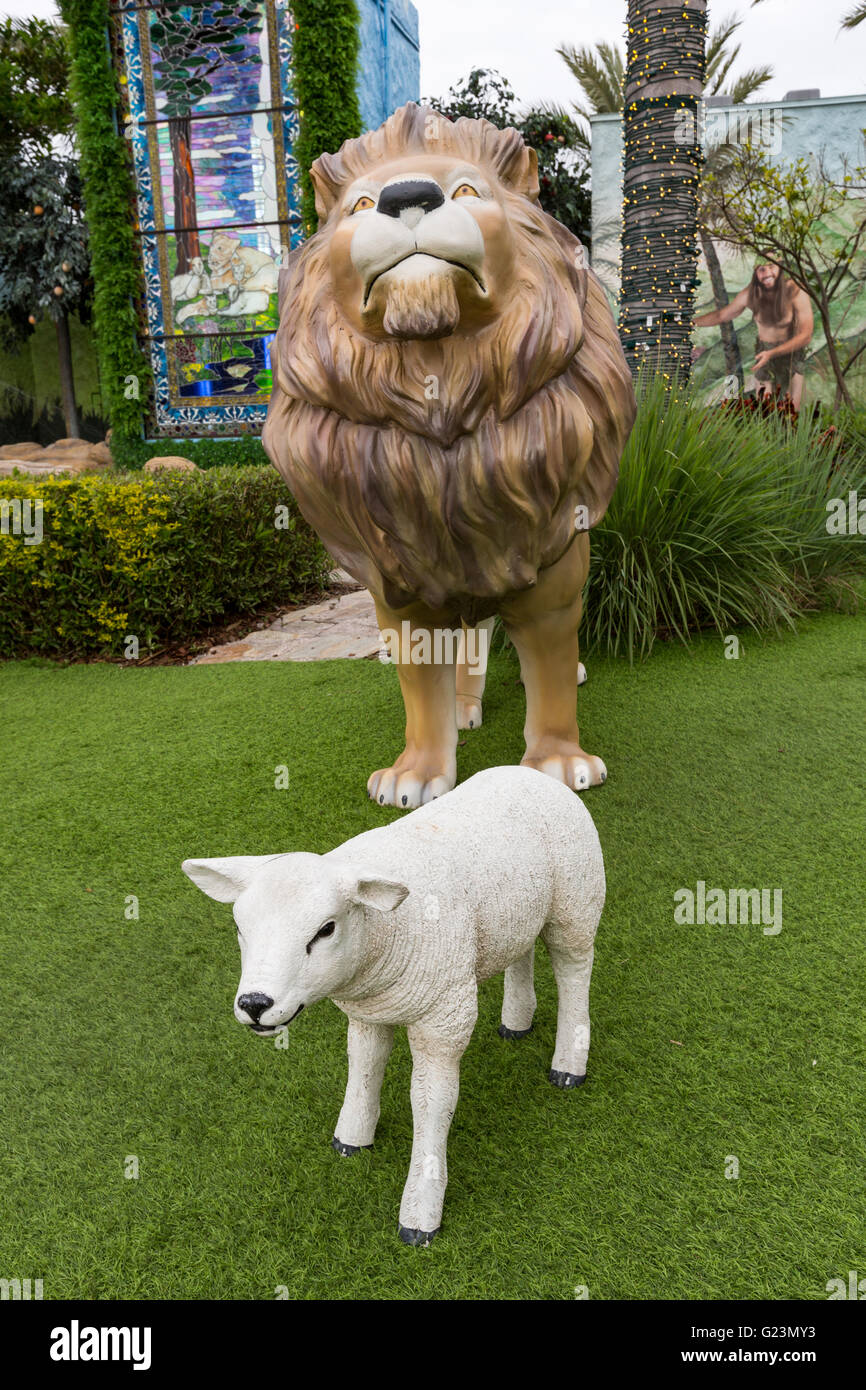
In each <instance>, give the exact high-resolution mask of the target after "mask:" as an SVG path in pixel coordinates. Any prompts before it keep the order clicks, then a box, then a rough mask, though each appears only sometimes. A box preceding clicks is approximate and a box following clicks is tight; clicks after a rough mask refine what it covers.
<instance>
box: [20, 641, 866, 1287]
mask: <svg viewBox="0 0 866 1390" xmlns="http://www.w3.org/2000/svg"><path fill="white" fill-rule="evenodd" d="M723 651H724V647H723V643H722V641H721V640H720V639H717V638H705V639H702V640H700V641H699V642H698V643H697V644H696V646H695V647H694V648H693V649H691V650H685V649H682V648H680V647H670V646H664V645H662V646H659V647H658V648H657V649H656V652H655V654H654V655H653V657H652V659H651V660H650V661H649V662H648V663H646V664H643V665H636V666H634V667H633V668H630V667H629V666H628V664H627V663H626V662H625V661H619V662H617V661H614V660H610V659H600V658H599V659H596V660H595V661H593V663H592V664H591V667H590V681H589V684H588V685H587V686H586V687H585V688H584V689H583V690H582V691H581V693H580V697H579V708H580V715H581V729H582V733H583V741H584V743H585V746H586V747H587V748H588V749H589V750H590V751H595V752H599V753H601V754H602V755H603V756H604V758H605V760H606V761H607V765H608V768H609V771H610V777H609V780H608V782H607V785H606V786H605V787H603V788H599V789H595V790H593V791H591V792H590V793H588V794H587V795H586V804H587V805H588V806H589V807H590V809H591V811H592V814H593V816H594V817H595V819H596V823H597V825H598V828H599V833H600V835H601V841H602V845H603V848H604V851H605V859H606V865H607V874H608V885H609V886H608V904H607V907H606V909H605V913H604V915H603V917H602V921H601V927H600V930H599V937H598V948H597V956H596V966H595V974H594V977H593V987H592V998H591V1009H592V1023H593V1039H592V1050H591V1054H590V1071H589V1080H588V1082H587V1084H586V1086H584V1087H583V1088H582V1089H581V1090H578V1091H575V1092H561V1091H557V1090H555V1089H554V1088H553V1087H552V1086H550V1085H549V1083H548V1082H547V1080H546V1071H547V1067H548V1066H549V1064H550V1058H551V1055H552V1050H553V1040H554V1020H555V994H554V989H553V982H552V976H551V973H550V968H549V964H548V961H547V958H546V955H545V953H544V951H543V950H540V951H539V953H538V964H537V967H536V977H537V985H536V988H537V991H538V996H539V1009H538V1014H537V1017H536V1027H535V1031H534V1032H533V1034H531V1035H530V1037H529V1038H528V1039H526V1040H525V1041H523V1042H521V1043H517V1044H515V1043H505V1042H503V1041H501V1040H500V1039H499V1038H498V1037H497V1036H496V1032H495V1028H496V1024H497V1022H498V1016H499V1005H500V1000H501V980H493V981H490V982H488V983H487V984H486V985H485V986H483V988H482V990H481V1010H480V1016H479V1021H478V1025H477V1028H476V1032H475V1036H474V1038H473V1041H472V1043H471V1045H470V1047H469V1049H468V1051H467V1053H466V1055H465V1057H464V1060H463V1067H462V1081H461V1097H460V1103H459V1105H458V1108H457V1112H456V1116H455V1120H454V1124H453V1126H452V1130H451V1142H450V1146H449V1170H450V1185H449V1189H448V1193H447V1196H446V1205H445V1224H444V1227H443V1231H442V1234H441V1236H440V1237H439V1238H438V1240H437V1241H436V1242H435V1244H434V1245H433V1246H432V1247H431V1249H429V1250H416V1249H411V1248H408V1247H405V1246H402V1245H400V1243H399V1242H398V1239H397V1214H398V1207H399V1201H400V1193H401V1190H402V1186H403V1182H404V1180H405V1176H406V1171H407V1165H408V1159H409V1149H410V1140H411V1114H410V1108H409V1053H408V1048H407V1045H406V1041H405V1036H404V1035H402V1034H401V1035H400V1039H399V1041H398V1044H397V1046H396V1047H395V1050H394V1053H393V1055H392V1058H391V1062H390V1064H389V1067H388V1071H387V1074H386V1080H385V1086H384V1090H383V1106H382V1118H381V1121H380V1126H379V1132H378V1136H377V1142H376V1146H375V1148H374V1150H373V1151H372V1152H370V1153H363V1154H361V1155H360V1156H358V1157H357V1158H355V1159H351V1160H347V1159H340V1158H338V1157H337V1156H336V1155H335V1154H334V1153H333V1151H332V1150H331V1149H330V1147H329V1141H330V1137H331V1135H332V1133H333V1127H334V1123H335V1121H336V1117H337V1114H338V1112H339V1109H340V1105H341V1103H342V1094H343V1087H344V1084H345V1020H344V1018H343V1015H342V1014H340V1013H339V1012H338V1011H337V1009H336V1008H335V1007H334V1006H333V1005H331V1004H330V1003H322V1004H320V1005H319V1006H318V1007H317V1008H314V1009H311V1010H309V1011H308V1012H307V1013H305V1014H304V1015H303V1017H302V1018H301V1019H300V1020H299V1021H298V1022H297V1023H296V1024H293V1025H292V1028H291V1030H290V1045H289V1047H288V1049H287V1050H285V1051H281V1050H278V1049H277V1048H276V1047H275V1046H274V1044H273V1042H270V1041H264V1040H259V1039H255V1038H252V1037H250V1036H249V1035H248V1034H247V1033H246V1032H245V1031H244V1030H243V1029H242V1028H241V1027H240V1026H239V1025H238V1024H237V1023H236V1022H235V1021H234V1019H233V1017H232V1012H231V1006H232V1000H233V994H234V990H235V987H236V984H237V977H238V964H239V957H238V950H237V945H236V940H235V932H234V929H233V925H232V920H231V912H230V909H229V908H227V907H221V906H219V905H218V904H216V903H213V902H211V901H210V900H208V899H206V898H204V897H203V896H202V895H201V893H199V892H198V891H197V890H196V889H195V888H194V887H193V886H192V884H191V883H189V882H188V880H187V879H186V878H185V877H184V875H183V874H182V873H181V870H180V861H181V859H183V858H185V857H187V856H200V855H206V856H210V855H221V854H240V853H264V852H268V851H276V850H283V849H298V850H301V849H302V850H312V851H325V850H327V849H330V848H331V847H332V846H333V845H335V844H336V843H338V842H339V841H341V840H343V839H345V838H347V837H349V836H350V835H353V834H356V833H359V832H360V831H362V830H364V829H366V828H368V827H370V826H374V825H380V824H384V823H386V822H387V821H389V820H391V819H393V818H394V817H395V816H397V815H398V814H400V813H398V812H395V811H389V810H385V809H382V808H379V807H377V806H375V805H373V804H371V803H370V802H369V801H368V800H367V799H366V794H365V781H366V777H367V775H368V773H369V772H370V771H371V770H372V769H374V768H376V767H378V766H382V765H384V764H385V763H386V762H388V761H390V760H391V758H392V757H393V756H394V755H395V754H396V753H397V752H398V751H399V734H400V731H401V729H402V710H401V705H400V701H399V695H398V690H397V680H396V675H395V673H394V671H393V670H392V669H390V668H388V667H384V666H380V665H379V664H378V663H376V662H328V663H318V664H310V665H291V664H282V663H281V664H273V665H269V664H265V663H257V664H249V665H244V664H235V665H227V666H219V665H217V666H203V667H197V668H190V669H182V668H162V669H147V670H144V669H143V670H135V669H121V668H119V667H113V666H74V667H69V668H66V669H58V668H54V667H49V666H48V665H47V664H46V663H42V664H37V663H17V664H8V665H5V666H3V667H0V696H2V708H3V712H4V714H3V743H4V753H3V764H4V768H5V771H6V791H5V795H4V807H3V816H4V821H5V825H6V829H7V835H6V836H5V837H4V840H5V848H4V850H3V855H2V880H0V881H2V884H3V890H4V900H5V910H4V912H3V916H2V931H3V938H4V944H3V970H2V976H3V987H2V988H3V1005H2V1012H3V1021H4V1034H5V1042H4V1047H3V1052H2V1061H0V1078H2V1080H0V1105H2V1115H3V1120H2V1145H0V1148H2V1158H0V1172H2V1208H3V1219H2V1229H0V1275H2V1276H3V1277H5V1278H13V1277H19V1278H27V1277H30V1278H42V1279H43V1280H44V1296H45V1297H46V1298H63V1297H82V1298H122V1299H142V1298H219V1299H231V1298H237V1299H271V1298H274V1297H275V1296H276V1293H277V1290H278V1289H279V1288H281V1287H282V1288H285V1289H287V1290H288V1296H289V1297H290V1298H292V1299H310V1298H324V1299H331V1298H333V1299H349V1298H361V1299H374V1298H375V1299H392V1298H410V1299H429V1298H432V1299H478V1298H485V1297H488V1298H496V1299H524V1298H530V1299H554V1300H558V1299H566V1300H571V1299H573V1298H574V1297H575V1289H576V1288H578V1286H586V1287H587V1288H588V1291H589V1296H590V1298H595V1299H615V1298H626V1299H657V1298H674V1299H714V1298H722V1297H728V1298H735V1299H745V1298H753V1297H768V1298H773V1299H823V1298H826V1297H827V1294H826V1290H825V1285H826V1283H827V1281H828V1280H829V1279H831V1278H835V1277H838V1276H841V1277H843V1278H844V1279H846V1280H847V1276H848V1271H849V1270H851V1269H856V1270H859V1271H860V1273H861V1275H862V1273H863V1272H864V1271H866V1230H864V1224H866V1223H864V1212H866V1162H864V1157H863V1131H864V1118H866V1117H864V1094H866V1082H864V1068H863V1058H864V1053H866V1022H864V1009H863V981H864V968H866V933H864V907H863V901H864V892H863V890H864V882H863V879H864V875H863V831H864V823H866V793H864V786H866V778H864V761H866V759H864V741H863V733H864V720H863V709H864V701H863V690H864V679H866V618H863V617H845V616H829V615H828V616H823V617H820V618H816V619H814V620H811V621H809V622H808V623H807V624H806V625H805V626H804V627H803V629H802V630H801V632H800V634H799V635H798V636H796V637H793V636H786V637H783V638H777V639H772V640H768V641H767V642H766V643H763V644H761V643H759V642H758V641H757V640H756V639H746V641H745V644H744V650H743V652H742V654H741V656H740V659H739V660H737V661H734V660H725V659H724V655H723ZM516 677H517V671H516V666H515V665H514V664H513V657H512V655H511V654H510V653H497V654H496V656H495V658H494V661H493V666H492V672H491V676H490V680H489V687H488V697H487V699H486V701H485V724H484V726H483V728H481V729H480V730H477V731H475V732H474V733H470V734H467V735H465V736H463V735H462V736H461V737H465V743H464V745H463V747H461V749H460V751H459V770H460V776H461V778H465V777H467V776H469V775H471V774H472V773H473V772H475V771H477V770H479V769H481V768H483V767H487V766H490V765H493V764H495V763H498V762H512V761H516V760H518V759H519V757H520V755H521V751H522V738H521V728H522V722H523V714H522V709H523V705H522V690H521V689H520V687H519V685H518V684H517V680H516ZM280 764H285V765H287V767H288V769H289V773H290V787H289V789H288V790H287V791H278V790H275V787H274V778H275V768H276V767H277V766H278V765H280ZM699 879H703V880H705V881H706V882H707V884H708V885H710V886H722V887H724V888H726V889H727V888H730V887H745V888H748V887H771V888H781V889H782V890H783V895H784V896H783V903H784V923H783V929H782V931H781V933H780V934H779V935H778V936H775V937H771V936H765V935H764V934H763V932H762V930H761V927H760V926H733V927H730V926H729V927H712V926H697V925H696V926H677V925H676V924H675V923H674V920H673V908H674V900H673V895H674V893H675V891H676V890H677V889H678V888H680V887H692V888H694V887H695V884H696V882H697V880H699ZM131 894H134V895H136V897H137V898H138V900H139V905H140V919H139V920H138V921H135V920H127V919H126V918H125V916H124V910H125V899H126V898H127V897H128V895H131ZM129 1155H135V1156H137V1158H138V1160H139V1164H140V1176H139V1178H138V1179H137V1180H129V1179H126V1178H125V1177H124V1162H125V1160H126V1158H127V1156H129ZM731 1155H733V1156H736V1157H737V1158H738V1160H739V1165H740V1176H739V1178H738V1179H736V1180H732V1179H727V1178H726V1177H725V1170H726V1164H727V1165H729V1163H730V1160H729V1156H731Z"/></svg>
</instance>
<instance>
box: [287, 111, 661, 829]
mask: <svg viewBox="0 0 866 1390" xmlns="http://www.w3.org/2000/svg"><path fill="white" fill-rule="evenodd" d="M311 177H312V181H313V186H314V189H315V195H316V210H317V212H318V216H319V230H318V232H317V233H316V234H315V235H314V236H313V237H311V238H310V240H309V241H307V242H306V243H304V245H302V246H300V247H298V248H297V249H296V250H295V251H293V252H292V254H291V256H290V257H289V260H288V264H287V265H286V267H285V268H284V269H283V270H281V272H280V276H279V306H280V326H279V330H278V333H277V337H276V341H275V343H274V346H273V349H272V355H271V356H272V365H273V394H272V396H271V402H270V408H269V410H268V417H267V421H266V424H265V428H264V433H263V443H264V446H265V448H266V450H267V452H268V454H269V455H270V458H271V459H272V461H273V463H274V464H275V465H276V467H277V469H278V470H279V471H280V473H281V474H282V475H283V477H284V478H285V479H286V481H287V483H288V484H289V486H290V488H291V490H292V492H293V493H294V495H295V497H296V499H297V502H298V505H299V507H300V509H301V512H302V513H303V515H304V516H305V517H306V519H307V520H308V521H309V523H310V525H311V526H313V527H314V528H315V530H316V531H317V532H318V533H319V535H320V536H321V538H322V540H323V541H324V543H325V545H326V546H327V547H328V550H329V551H330V553H331V554H332V555H333V557H334V559H335V560H336V561H337V562H338V563H339V564H340V565H342V566H343V567H344V568H345V569H346V570H348V572H349V573H350V574H351V575H353V576H354V577H355V578H356V579H357V580H358V581H359V582H360V583H362V584H364V585H366V586H367V587H368V588H369V589H370V591H371V593H372V595H373V598H374V600H375V604H376V613H377V617H378V620H379V626H380V629H381V630H382V632H383V633H388V634H389V637H388V638H387V639H386V640H387V643H388V650H389V651H390V653H391V656H392V657H394V659H395V661H396V664H397V667H398V674H399V678H400V685H401V689H402V694H403V701H404V704H405V707H406V746H405V748H404V750H403V752H402V753H401V754H400V756H399V757H398V758H397V760H396V762H395V763H394V764H393V766H391V767H388V768H383V769H380V770H378V771H376V772H373V773H372V775H371V776H370V779H369V781H368V784H367V787H368V792H369V795H370V796H371V797H372V798H373V799H374V800H375V801H377V802H379V803H380V804H382V805H388V806H398V807H414V806H418V805H421V804H422V803H424V802H427V801H429V800H431V799H432V798H433V797H435V796H438V795H440V794H441V793H443V792H446V791H448V790H450V789H451V788H452V787H453V786H454V785H455V782H456V748H457V732H458V728H461V729H465V728H473V727H474V728H477V727H478V726H479V725H480V724H481V720H482V696H483V691H484V672H483V662H477V661H476V662H475V663H474V664H473V662H472V661H470V660H468V659H467V657H466V651H467V648H468V642H467V639H468V638H469V637H470V636H472V635H473V630H474V629H475V628H476V625H478V626H480V627H482V628H483V633H484V634H489V630H490V627H491V626H492V622H493V619H494V616H495V615H496V614H498V615H499V616H500V617H501V619H502V622H503V623H504V625H505V628H506V631H507V632H508V634H509V636H510V637H511V639H512V641H513V642H514V645H515V647H516V649H517V652H518V655H519V658H520V667H521V673H522V679H523V684H524V686H525V689H526V707H527V709H526V724H525V729H524V733H525V739H526V753H525V756H524V758H523V762H524V763H525V764H527V765H528V766H530V767H535V768H539V769H540V770H541V771H542V772H545V773H548V774H550V775H551V776H553V777H556V778H558V779H559V780H560V781H563V782H565V783H566V784H567V785H568V786H570V787H573V788H574V789H575V790H580V789H583V788H585V787H588V786H590V785H592V784H598V783H600V782H603V781H604V780H605V777H606V775H607V773H606V769H605V766H604V763H603V762H602V761H601V759H600V758H598V757H595V756H593V755H591V754H589V753H585V752H584V751H583V749H582V748H581V746H580V740H579V736H578V727H577V718H576V702H577V683H578V667H579V662H578V640H577V629H578V624H579V622H580V615H581V601H582V591H583V587H584V583H585V581H586V577H587V573H588V568H589V537H588V534H587V532H588V530H589V528H590V527H592V526H594V525H595V524H596V523H597V522H598V521H599V520H600V518H601V517H602V516H603V515H604V512H605V509H606V507H607V504H608V502H609V500H610V496H611V493H612V492H613V489H614V486H615V484H616V479H617V473H618V468H619V460H620V457H621V455H622V451H623V449H624V447H625V444H626V441H627V439H628V436H629V432H630V430H631V427H632V424H633V421H634V415H635V398H634V392H633V388H632V381H631V375H630V373H629V369H628V366H627V364H626V361H625V357H624V355H623V352H622V348H621V347H620V342H619V338H618V336H617V332H616V327H615V325H614V322H613V317H612V315H611V312H610V309H609V307H608V304H607V300H606V298H605V295H604V291H603V290H602V288H601V285H600V284H599V282H598V280H597V279H596V277H595V276H594V275H593V273H592V272H591V271H590V270H589V269H588V268H587V265H586V259H585V255H584V252H583V247H582V246H581V244H580V242H579V241H578V240H577V239H576V238H575V237H574V236H572V235H571V233H570V232H569V231H567V230H566V228H565V227H563V226H561V225H560V223H559V222H557V221H556V220H555V219H554V218H552V217H549V216H548V215H547V214H546V213H544V212H543V211H542V210H541V208H540V206H539V203H538V166H537V159H536V155H535V152H534V150H532V149H530V148H528V147H527V146H526V145H525V144H524V142H523V140H522V138H521V136H520V135H519V133H518V132H517V131H516V130H512V129H508V130H499V129H497V127H495V126H493V125H491V124H490V123H489V122H487V121H484V120H468V119H465V118H462V119H460V120H458V121H455V122H451V121H449V120H448V119H447V118H446V117H444V116H442V115H440V114H439V113H437V112H436V111H434V110H432V109H431V108H429V107H424V106H418V105H416V104H415V103H414V102H410V103H409V104H408V105H407V106H404V107H402V108H401V109H400V110H399V111H397V112H395V114H394V115H393V116H391V117H390V118H389V119H388V120H387V121H386V122H385V123H384V125H382V126H381V127H380V128H379V129H378V130H375V131H371V132H369V133H368V134H365V135H363V136H361V137H360V138H359V139H355V140H347V141H346V142H345V144H344V145H343V146H342V147H341V149H340V150H339V151H338V152H337V154H333V155H331V154H323V155H321V156H320V158H319V159H317V160H316V162H315V163H314V164H313V166H312V169H311ZM461 625H462V631H461ZM443 632H447V633H448V634H450V635H452V636H458V635H459V636H460V643H459V644H458V648H455V646H454V645H453V644H452V645H451V647H450V649H449V650H447V651H446V652H445V655H444V656H440V657H438V658H437V657H432V658H431V657H430V655H429V654H428V655H427V656H424V655H421V656H420V657H419V651H421V652H422V653H424V652H427V653H429V652H431V651H433V650H434V649H435V650H436V651H437V652H440V653H441V651H442V647H441V645H440V646H434V645H430V644H427V643H425V642H421V641H420V640H417V639H421V638H425V639H426V638H434V637H436V636H438V635H441V634H442V633H443ZM397 634H402V635H403V638H407V639H408V640H403V638H401V639H400V640H399V641H397V642H396V644H395V641H394V638H395V635H397ZM476 635H477V634H476ZM395 646H396V656H395V655H394V653H395Z"/></svg>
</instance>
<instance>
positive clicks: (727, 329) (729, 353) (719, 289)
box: [700, 232, 743, 391]
mask: <svg viewBox="0 0 866 1390" xmlns="http://www.w3.org/2000/svg"><path fill="white" fill-rule="evenodd" d="M700 236H701V247H702V249H703V253H704V260H705V261H706V263H707V270H708V271H709V273H710V284H711V285H712V287H713V299H714V301H715V305H716V308H717V309H724V307H725V305H726V304H728V303H730V299H729V296H728V291H727V290H726V288H725V277H724V275H723V274H722V263H721V261H720V260H719V253H718V251H717V250H716V244H715V242H714V241H713V238H712V237H711V236H708V235H707V233H706V232H701V234H700ZM719 329H720V331H721V334H722V346H723V348H724V350H725V374H726V376H735V377H736V378H737V381H738V382H739V385H740V390H741V391H742V389H743V359H742V357H741V356H740V343H739V339H738V338H737V330H736V329H735V328H734V325H733V324H732V323H720V324H719Z"/></svg>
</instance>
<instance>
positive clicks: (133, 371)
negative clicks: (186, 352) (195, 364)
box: [60, 0, 151, 442]
mask: <svg viewBox="0 0 866 1390" xmlns="http://www.w3.org/2000/svg"><path fill="white" fill-rule="evenodd" d="M60 8H61V13H62V15H63V18H64V20H65V21H66V23H67V24H68V25H69V30H70V51H71V55H72V94H73V101H74V104H75V113H76V127H77V138H78V145H79V149H80V153H81V175H82V179H83V182H84V203H85V216H86V219H87V225H88V228H89V230H90V254H91V263H92V272H93V280H94V286H95V290H94V325H95V329H96V346H97V352H98V355H99V366H100V377H101V383H102V391H103V394H104V396H105V398H106V401H107V403H108V407H109V415H110V418H111V427H112V430H113V437H114V439H115V441H116V442H118V441H120V440H122V439H124V438H131V439H135V438H140V437H141V428H142V417H143V412H144V409H145V405H146V397H147V387H148V383H149V382H150V376H151V374H150V369H149V367H148V366H147V363H146V361H145V358H144V355H143V353H142V352H141V349H140V348H139V346H138V343H137V340H136V331H137V327H138V325H137V322H136V314H135V308H134V300H135V298H136V296H137V295H138V294H139V293H140V288H141V272H140V269H139V249H138V245H137V243H136V240H135V237H134V235H133V222H134V212H133V207H134V202H133V199H134V190H133V183H132V177H131V173H130V168H129V163H128V156H127V150H126V147H125V144H124V141H123V138H122V135H121V134H120V132H119V130H118V127H117V124H116V113H117V109H118V92H117V82H116V78H115V75H114V72H113V70H112V67H111V59H110V55H109V50H108V46H107V43H106V30H107V26H108V0H60ZM130 377H134V378H135V383H136V388H137V396H136V394H135V391H134V390H133V389H130V387H132V383H131V382H129V378H130Z"/></svg>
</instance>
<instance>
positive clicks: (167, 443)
mask: <svg viewBox="0 0 866 1390" xmlns="http://www.w3.org/2000/svg"><path fill="white" fill-rule="evenodd" d="M111 452H112V456H113V458H114V462H115V464H116V465H117V466H118V467H119V468H127V469H137V468H142V467H143V466H144V464H146V463H147V461H148V459H152V458H166V457H168V456H172V457H175V458H177V457H178V455H179V456H180V457H181V458H186V459H190V460H191V461H192V462H193V463H195V464H198V467H199V468H225V467H226V466H231V467H235V468H247V467H250V466H251V465H252V464H256V465H258V466H259V467H261V466H262V465H267V466H268V467H271V461H270V459H269V458H268V456H267V454H266V453H265V451H264V449H263V448H262V441H261V439H260V438H259V436H258V435H243V436H241V437H240V438H239V439H220V438H218V437H217V438H214V439H157V440H153V439H131V440H123V441H121V442H120V443H119V444H115V441H114V436H113V435H112V438H111Z"/></svg>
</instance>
